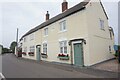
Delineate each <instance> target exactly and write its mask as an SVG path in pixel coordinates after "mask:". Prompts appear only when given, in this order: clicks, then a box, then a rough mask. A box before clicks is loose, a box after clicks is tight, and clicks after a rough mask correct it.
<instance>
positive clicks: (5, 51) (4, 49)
mask: <svg viewBox="0 0 120 80" xmlns="http://www.w3.org/2000/svg"><path fill="white" fill-rule="evenodd" d="M9 52H10V50H9V49H8V48H2V54H5V53H9Z"/></svg>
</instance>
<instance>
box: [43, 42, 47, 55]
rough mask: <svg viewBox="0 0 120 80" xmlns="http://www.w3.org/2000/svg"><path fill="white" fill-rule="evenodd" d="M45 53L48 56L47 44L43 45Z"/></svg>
mask: <svg viewBox="0 0 120 80" xmlns="http://www.w3.org/2000/svg"><path fill="white" fill-rule="evenodd" d="M43 53H44V54H47V43H43Z"/></svg>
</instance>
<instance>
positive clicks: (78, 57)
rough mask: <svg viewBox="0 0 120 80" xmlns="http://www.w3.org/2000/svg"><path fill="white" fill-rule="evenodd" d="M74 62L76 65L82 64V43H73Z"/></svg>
mask: <svg viewBox="0 0 120 80" xmlns="http://www.w3.org/2000/svg"><path fill="white" fill-rule="evenodd" d="M74 64H75V65H76V66H84V63H83V46H82V43H76V44H74Z"/></svg>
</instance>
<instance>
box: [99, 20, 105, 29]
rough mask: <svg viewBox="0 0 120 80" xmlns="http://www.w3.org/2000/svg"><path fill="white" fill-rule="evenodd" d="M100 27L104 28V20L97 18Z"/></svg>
mask: <svg viewBox="0 0 120 80" xmlns="http://www.w3.org/2000/svg"><path fill="white" fill-rule="evenodd" d="M99 24H100V29H101V30H105V22H104V20H102V19H99Z"/></svg>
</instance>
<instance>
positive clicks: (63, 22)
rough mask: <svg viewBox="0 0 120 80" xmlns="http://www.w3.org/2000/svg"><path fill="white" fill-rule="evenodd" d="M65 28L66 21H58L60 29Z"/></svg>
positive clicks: (63, 29)
mask: <svg viewBox="0 0 120 80" xmlns="http://www.w3.org/2000/svg"><path fill="white" fill-rule="evenodd" d="M65 30H66V21H65V20H64V21H62V22H60V31H65Z"/></svg>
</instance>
